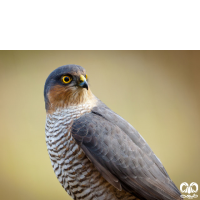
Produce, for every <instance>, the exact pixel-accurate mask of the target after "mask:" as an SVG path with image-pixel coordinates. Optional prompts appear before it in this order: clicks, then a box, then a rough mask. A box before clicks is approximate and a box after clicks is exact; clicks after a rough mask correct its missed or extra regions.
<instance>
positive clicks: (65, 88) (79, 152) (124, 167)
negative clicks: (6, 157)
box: [44, 65, 181, 200]
mask: <svg viewBox="0 0 200 200" xmlns="http://www.w3.org/2000/svg"><path fill="white" fill-rule="evenodd" d="M44 98H45V106H46V113H47V118H46V129H45V132H46V144H47V148H48V153H49V156H50V159H51V163H52V166H53V169H54V172H55V174H56V176H57V178H58V180H59V182H60V183H61V185H62V186H63V188H64V189H65V190H66V191H67V192H68V194H69V195H70V196H71V197H72V198H73V199H88V200H89V199H96V200H105V199H107V200H117V199H120V200H122V199H123V200H132V199H148V200H158V199H159V200H175V199H176V200H178V199H181V197H180V195H181V194H180V192H179V190H178V189H177V187H176V186H175V184H174V183H173V182H172V180H171V179H170V178H169V175H168V174H167V172H166V170H165V168H164V167H163V165H162V163H161V162H160V160H159V159H158V158H157V157H156V155H155V154H154V153H153V151H152V150H151V149H150V147H149V145H148V144H147V143H146V141H145V140H144V139H143V137H142V136H141V135H140V134H139V133H138V132H137V131H136V130H135V128H133V127H132V126H131V125H130V124H129V123H128V122H127V121H125V120H124V119H123V118H122V117H120V116H119V115H117V114H116V113H114V112H113V111H112V110H110V109H109V108H108V107H107V106H106V105H105V104H104V103H102V102H101V101H100V100H99V99H98V98H97V97H96V96H95V95H94V94H93V93H92V92H91V90H90V87H89V85H88V82H87V75H86V71H85V69H84V68H82V67H81V66H78V65H65V66H62V67H59V68H57V69H56V70H54V71H53V72H52V73H51V74H50V75H49V77H48V78H47V80H46V83H45V88H44Z"/></svg>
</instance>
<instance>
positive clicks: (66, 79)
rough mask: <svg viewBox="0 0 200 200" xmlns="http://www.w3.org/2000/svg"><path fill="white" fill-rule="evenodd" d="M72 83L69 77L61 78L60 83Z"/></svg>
mask: <svg viewBox="0 0 200 200" xmlns="http://www.w3.org/2000/svg"><path fill="white" fill-rule="evenodd" d="M71 81H72V78H71V77H70V76H63V77H62V82H63V83H65V84H67V83H70V82H71Z"/></svg>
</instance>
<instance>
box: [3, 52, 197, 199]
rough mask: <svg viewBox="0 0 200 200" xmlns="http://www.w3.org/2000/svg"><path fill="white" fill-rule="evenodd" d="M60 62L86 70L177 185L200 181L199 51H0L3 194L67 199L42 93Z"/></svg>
mask: <svg viewBox="0 0 200 200" xmlns="http://www.w3.org/2000/svg"><path fill="white" fill-rule="evenodd" d="M65 64H78V65H81V66H82V67H84V68H85V69H86V71H87V74H88V78H89V83H90V87H91V90H92V92H93V93H94V94H95V95H96V96H97V97H98V98H99V99H101V100H102V101H103V102H104V103H105V104H106V105H107V106H108V107H110V108H111V109H112V110H114V111H115V112H116V113H118V114H119V115H120V116H122V117H123V118H124V119H126V120H127V121H128V122H129V123H131V124H132V125H133V126H134V127H135V128H136V129H137V130H138V131H139V132H140V134H141V135H142V136H143V137H144V139H145V140H146V141H147V143H148V144H149V145H150V147H151V148H152V150H153V151H154V153H155V154H156V155H157V156H158V158H159V159H160V160H161V162H162V163H163V165H164V166H165V168H166V170H167V172H168V173H169V175H170V177H171V179H172V180H173V181H174V182H175V184H176V185H177V187H178V188H179V186H180V184H181V183H182V182H188V183H189V184H190V183H191V182H196V183H198V184H199V185H200V171H199V169H200V145H199V143H200V51H0V93H1V96H0V199H2V200H13V199H15V200H27V199H28V200H44V199H48V200H55V199H59V200H67V199H71V198H70V197H69V196H68V194H67V193H66V192H65V191H64V189H63V188H62V186H61V185H60V183H59V182H58V180H57V178H56V176H55V174H54V172H53V169H52V167H51V162H50V159H49V156H48V153H47V147H46V142H45V120H46V119H45V118H46V113H45V107H44V106H45V105H44V98H43V88H44V83H45V80H46V78H47V76H48V75H49V74H50V73H51V72H52V71H53V70H54V69H55V68H57V67H59V66H62V65H65ZM198 193H199V192H198ZM198 193H197V195H200V193H199V194H198Z"/></svg>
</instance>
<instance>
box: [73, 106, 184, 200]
mask: <svg viewBox="0 0 200 200" xmlns="http://www.w3.org/2000/svg"><path fill="white" fill-rule="evenodd" d="M71 132H72V136H73V137H74V139H75V140H76V142H77V143H78V144H79V145H80V147H81V148H82V149H83V151H84V152H85V154H86V155H87V157H88V158H89V159H90V160H91V162H92V163H93V164H94V166H95V167H96V168H97V169H98V171H99V172H100V173H101V174H102V176H103V177H104V178H105V179H106V180H107V181H108V182H109V183H110V184H112V185H113V186H114V187H116V188H117V189H119V190H121V189H124V190H126V191H128V192H130V193H133V194H134V195H136V196H138V197H139V198H141V199H152V200H153V199H155V200H156V199H162V200H172V199H181V198H180V192H179V190H178V189H177V188H176V186H175V185H174V183H173V182H172V181H171V180H170V178H169V176H168V174H167V172H166V170H165V169H164V167H163V165H162V163H161V162H160V161H159V159H158V158H157V157H156V156H155V154H154V153H153V152H152V150H151V149H150V147H149V146H148V144H147V143H146V142H145V140H144V139H143V138H142V137H141V136H140V134H139V133H138V132H137V131H136V130H135V129H134V128H133V127H132V126H131V125H130V124H128V122H126V121H125V120H124V119H123V118H121V117H120V116H118V115H117V114H115V113H114V112H112V111H111V110H110V109H108V108H107V107H106V106H105V105H104V104H102V103H101V104H100V105H98V106H97V107H95V108H93V110H92V112H91V113H89V114H85V115H84V116H82V117H80V118H79V119H76V120H75V121H74V123H73V125H72V129H71Z"/></svg>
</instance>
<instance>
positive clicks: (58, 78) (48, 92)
mask: <svg viewBox="0 0 200 200" xmlns="http://www.w3.org/2000/svg"><path fill="white" fill-rule="evenodd" d="M92 98H93V95H92V92H91V90H90V88H89V85H88V77H87V74H86V71H85V69H84V68H83V67H81V66H79V65H64V66H61V67H58V68H57V69H55V70H54V71H53V72H52V73H51V74H50V75H49V76H48V78H47V80H46V83H45V87H44V99H45V107H46V110H47V112H54V111H55V110H57V109H62V108H67V107H68V106H74V105H79V104H84V103H86V102H87V101H88V100H91V99H92Z"/></svg>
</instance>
